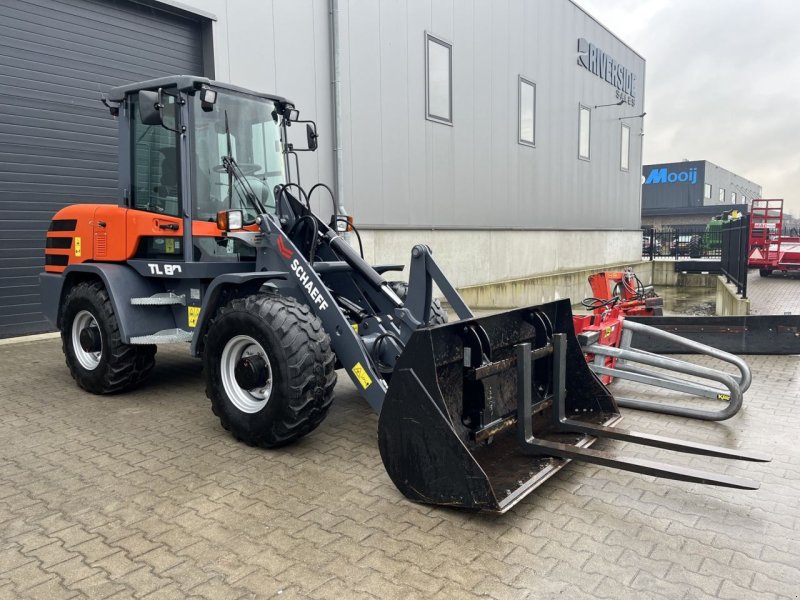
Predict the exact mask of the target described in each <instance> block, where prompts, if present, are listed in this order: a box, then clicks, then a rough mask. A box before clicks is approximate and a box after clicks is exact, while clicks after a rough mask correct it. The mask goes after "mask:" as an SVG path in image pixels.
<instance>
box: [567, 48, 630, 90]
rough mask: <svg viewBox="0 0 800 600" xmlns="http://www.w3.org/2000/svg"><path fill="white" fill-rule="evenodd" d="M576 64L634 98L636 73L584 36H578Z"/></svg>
mask: <svg viewBox="0 0 800 600" xmlns="http://www.w3.org/2000/svg"><path fill="white" fill-rule="evenodd" d="M578 65H580V66H581V67H583V68H584V69H586V70H587V71H589V72H590V73H593V74H594V75H597V76H598V77H599V78H600V79H605V80H606V81H607V82H608V83H610V84H611V85H613V86H614V87H615V88H617V89H618V90H619V91H620V92H622V93H624V94H628V95H629V96H630V97H631V98H636V75H634V74H633V73H632V72H631V70H630V69H628V68H627V67H625V66H624V65H621V64H619V63H618V62H617V61H616V60H614V59H613V58H612V57H611V56H609V55H608V54H606V53H605V52H603V51H602V50H601V49H600V48H598V47H597V46H595V45H594V44H592V43H591V42H588V41H587V40H585V39H584V38H578Z"/></svg>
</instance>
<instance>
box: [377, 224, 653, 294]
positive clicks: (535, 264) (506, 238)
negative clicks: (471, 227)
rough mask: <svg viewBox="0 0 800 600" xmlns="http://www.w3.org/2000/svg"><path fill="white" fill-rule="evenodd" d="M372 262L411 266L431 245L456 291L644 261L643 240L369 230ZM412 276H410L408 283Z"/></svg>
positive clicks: (583, 234)
mask: <svg viewBox="0 0 800 600" xmlns="http://www.w3.org/2000/svg"><path fill="white" fill-rule="evenodd" d="M362 238H363V241H364V246H365V255H366V258H367V260H369V261H372V262H376V263H377V262H383V263H402V264H406V265H407V264H408V263H409V260H410V256H411V248H412V247H413V246H414V245H415V244H420V243H422V244H428V245H429V246H430V247H431V249H432V250H433V256H434V258H435V259H436V261H437V262H438V263H439V264H440V266H441V267H442V270H443V271H444V272H445V273H446V274H447V275H448V277H450V279H451V281H452V283H453V284H454V285H455V286H456V287H464V286H469V285H477V284H487V283H498V282H504V281H508V280H512V279H518V278H520V277H528V276H537V275H542V274H545V273H553V272H556V271H575V270H580V269H583V268H589V267H603V266H604V265H612V264H617V263H620V262H625V261H630V257H631V256H635V257H636V261H638V260H640V259H641V255H640V254H641V250H640V249H641V236H640V235H639V233H638V232H633V234H632V235H631V234H627V233H625V234H623V233H619V234H617V235H614V236H609V235H607V234H606V233H605V232H601V231H503V230H499V231H425V230H413V231H408V230H396V231H365V232H363V233H362ZM405 276H407V271H406V273H405V274H404V276H403V277H398V279H403V278H405Z"/></svg>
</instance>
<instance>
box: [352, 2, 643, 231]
mask: <svg viewBox="0 0 800 600" xmlns="http://www.w3.org/2000/svg"><path fill="white" fill-rule="evenodd" d="M341 8H342V10H343V17H342V22H343V23H344V25H343V32H342V45H343V53H342V54H343V55H342V72H343V86H342V87H343V96H344V97H343V110H342V113H343V117H344V127H343V131H344V132H345V135H344V139H343V140H342V145H343V155H344V159H345V169H344V179H345V185H344V188H345V193H346V196H345V198H344V202H345V204H346V206H347V208H348V210H349V211H351V212H352V213H353V214H355V215H356V216H357V220H358V222H359V223H361V224H362V225H364V226H365V227H381V228H398V227H404V228H414V227H422V228H428V227H436V228H454V229H458V228H466V229H468V228H509V227H513V228H524V229H638V228H639V222H640V217H639V214H640V195H641V175H640V174H641V156H642V154H641V149H642V136H641V135H640V133H641V132H642V119H627V120H625V121H619V117H623V116H632V115H639V114H641V113H642V112H643V111H644V75H645V74H644V69H645V64H644V59H642V58H641V57H640V56H639V55H638V54H636V53H635V52H634V51H632V50H631V49H630V48H629V47H628V46H626V45H625V44H624V43H622V42H621V41H620V40H619V39H618V38H616V37H614V36H613V35H612V34H611V33H610V32H609V31H608V30H606V29H605V28H604V27H603V26H601V25H600V24H598V23H597V22H596V21H595V20H593V19H592V18H591V17H590V16H588V15H587V14H586V13H585V12H584V11H582V10H581V9H580V8H579V7H577V6H576V5H575V4H573V3H572V2H569V1H567V0H535V1H534V0H457V1H455V0H454V1H443V0H429V1H425V2H423V1H414V2H375V1H374V0H349V1H345V0H343V1H342V2H341ZM425 32H428V33H430V34H432V35H434V36H436V37H438V38H441V39H443V40H446V41H447V42H450V43H452V44H453V51H452V52H453V54H452V57H453V58H452V60H453V82H452V86H453V124H452V126H450V125H446V124H441V123H436V122H432V121H429V120H426V118H425V63H424V60H425V58H424V56H425ZM579 38H586V39H587V40H589V41H590V42H592V43H593V44H595V45H596V46H598V47H600V48H602V49H603V51H605V52H606V53H608V55H610V56H612V57H613V58H614V59H615V60H616V61H617V62H619V63H620V64H622V65H624V66H625V67H626V68H628V69H630V70H632V71H633V72H634V73H635V74H636V77H637V97H636V105H635V106H633V107H632V106H628V105H622V106H610V107H605V108H598V109H595V110H593V111H592V131H591V160H590V161H589V162H586V161H581V160H579V159H578V106H579V104H583V105H586V106H589V107H593V106H595V105H599V104H608V103H614V102H616V101H617V100H618V99H617V96H616V90H615V88H614V86H613V85H611V84H609V83H608V82H607V81H604V80H603V79H601V78H600V77H597V76H595V75H594V74H592V73H590V72H589V71H587V70H586V69H584V68H582V67H579V66H578V65H577V43H578V39H579ZM519 76H522V77H524V78H525V79H526V80H529V81H531V82H533V83H535V84H536V95H537V102H536V115H535V119H536V147H535V148H532V147H530V146H525V145H522V144H519V143H518V110H519V107H518V87H517V86H518V78H519ZM622 123H626V124H628V125H629V126H630V127H631V138H630V168H629V170H628V171H622V170H621V169H620V128H621V124H622Z"/></svg>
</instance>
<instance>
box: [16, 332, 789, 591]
mask: <svg viewBox="0 0 800 600" xmlns="http://www.w3.org/2000/svg"><path fill="white" fill-rule="evenodd" d="M750 361H751V363H752V364H753V366H754V370H755V378H754V383H753V386H752V388H751V390H750V392H748V394H747V397H746V407H745V409H744V410H743V411H742V413H740V414H739V415H737V416H736V417H735V418H733V419H731V420H730V421H728V422H725V423H699V422H692V421H689V420H686V419H679V418H674V417H666V416H655V415H652V414H646V413H636V412H634V411H628V412H627V424H628V425H629V426H632V427H635V428H637V429H642V430H649V431H653V432H660V433H663V434H669V435H677V436H683V437H692V438H695V439H700V440H705V441H707V442H710V443H721V444H728V445H731V446H747V447H749V448H753V449H759V450H763V451H768V452H770V453H771V454H772V455H773V457H774V461H773V462H772V463H770V464H747V463H734V462H728V463H726V462H724V461H719V460H713V459H708V460H705V459H699V458H691V457H688V456H683V457H681V456H677V457H673V460H674V462H681V463H684V464H691V465H695V466H702V467H705V468H712V469H721V470H724V471H725V472H727V473H730V474H740V475H746V476H750V477H752V478H755V479H757V480H759V481H761V482H762V488H761V489H760V490H759V491H756V492H743V491H735V490H725V489H721V488H709V487H703V486H700V485H692V484H681V483H676V484H672V483H669V482H665V481H662V480H655V479H652V478H649V477H644V476H637V475H633V474H628V473H624V472H619V471H614V470H611V469H604V468H600V467H593V466H588V465H578V464H572V465H569V466H568V467H567V468H566V469H564V470H562V471H561V472H560V473H559V474H558V475H557V476H555V477H554V478H553V479H551V480H550V481H549V482H548V483H547V484H545V485H544V486H542V487H541V488H539V489H538V490H537V491H536V492H535V493H534V494H533V495H532V496H529V497H528V498H527V499H526V500H524V501H523V502H522V503H520V504H519V505H518V506H517V507H516V508H515V509H513V510H512V511H511V512H509V513H507V514H506V515H500V516H498V515H485V514H474V513H464V512H459V511H455V510H445V509H441V508H432V507H426V506H420V505H415V504H412V503H410V502H407V501H406V500H405V499H404V498H403V497H402V496H401V495H400V494H399V492H398V491H397V490H396V489H395V488H394V487H393V485H392V483H391V481H390V480H389V478H388V476H387V475H386V474H385V472H384V470H383V467H382V464H381V460H380V456H379V454H378V450H377V445H376V417H375V416H374V415H373V414H372V413H371V412H370V410H369V409H368V407H367V405H366V404H365V403H364V402H363V401H361V400H360V399H358V397H357V396H356V394H355V392H354V390H353V388H352V386H351V385H350V384H349V382H346V381H341V382H340V383H339V385H338V387H337V400H336V402H335V404H334V407H333V409H332V411H331V414H330V416H329V417H328V419H327V420H326V421H325V423H324V424H323V425H322V426H321V427H320V429H319V430H317V431H316V432H315V433H314V434H312V435H311V436H309V437H307V438H306V439H304V440H303V441H301V442H300V443H298V444H295V445H294V446H291V447H289V448H285V449H283V450H279V451H264V450H258V449H253V448H249V447H247V446H245V445H242V444H240V443H237V442H236V441H234V440H233V439H232V438H231V437H230V436H229V435H228V434H227V433H226V432H224V431H223V430H222V429H221V427H220V426H219V423H218V422H217V420H216V418H215V417H214V416H213V415H212V414H211V411H210V409H209V406H208V402H207V400H206V399H205V396H204V394H203V382H202V374H201V371H200V364H199V363H198V362H197V361H195V360H193V359H191V358H189V357H188V356H187V354H186V350H185V348H162V349H161V350H160V351H159V355H158V366H157V370H156V372H155V374H154V377H153V378H152V380H151V381H150V382H149V383H148V384H147V385H145V386H144V387H143V388H141V389H140V390H138V391H136V392H133V393H129V394H126V395H123V396H118V397H104V398H101V397H96V396H91V395H88V394H86V393H83V392H81V391H79V390H78V389H77V388H76V387H75V385H74V384H73V382H72V380H71V379H70V377H69V375H68V373H67V370H66V367H65V366H64V363H63V359H62V356H61V350H60V345H59V343H58V341H57V340H46V341H37V342H28V343H21V344H15V345H6V346H0V366H1V367H2V370H1V371H0V598H48V599H49V598H71V597H81V596H85V597H92V598H105V597H115V598H131V597H136V598H182V597H198V598H202V597H205V598H246V597H280V598H306V597H307V598H361V597H364V598H373V597H374V598H426V599H429V598H471V597H486V598H496V599H498V600H500V599H505V598H569V599H575V598H614V599H617V598H636V599H639V598H691V599H699V598H731V599H744V598H746V599H751V598H756V599H760V598H764V599H767V598H770V599H772V598H798V594H800V591H799V590H800V446H799V445H798V442H797V440H798V432H800V407H799V406H798V404H800V399H798V393H799V391H800V357H751V358H750ZM627 391H628V392H630V390H627ZM598 447H600V448H622V449H624V450H625V451H626V452H630V453H633V452H635V450H634V449H633V448H631V447H630V446H625V445H624V444H620V443H615V442H604V443H601V444H600V445H599V446H598ZM637 453H638V454H641V455H648V456H651V455H652V456H658V457H660V458H664V457H665V456H666V454H667V453H664V452H661V451H658V450H652V451H646V450H642V451H640V452H637Z"/></svg>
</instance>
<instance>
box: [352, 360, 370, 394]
mask: <svg viewBox="0 0 800 600" xmlns="http://www.w3.org/2000/svg"><path fill="white" fill-rule="evenodd" d="M353 375H355V376H356V379H358V383H360V384H361V387H363V388H364V389H367V388H368V387H369V386H371V385H372V379H371V378H370V376H369V375H368V374H367V371H366V369H364V367H362V366H361V363H360V362H357V363H356V364H355V366H354V367H353Z"/></svg>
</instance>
